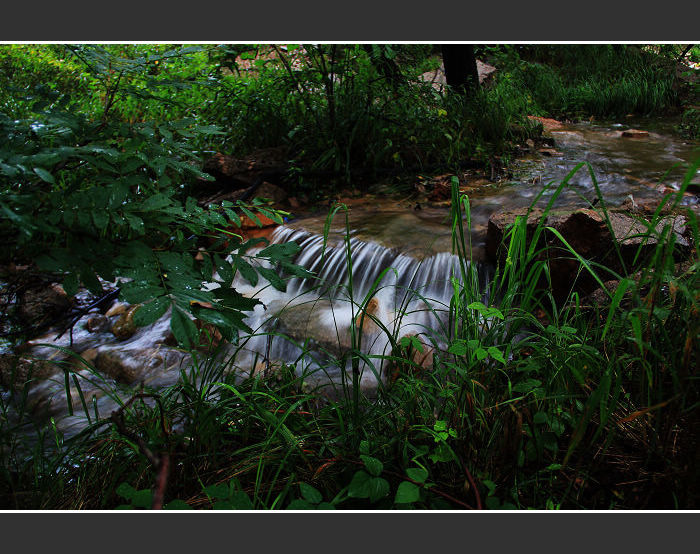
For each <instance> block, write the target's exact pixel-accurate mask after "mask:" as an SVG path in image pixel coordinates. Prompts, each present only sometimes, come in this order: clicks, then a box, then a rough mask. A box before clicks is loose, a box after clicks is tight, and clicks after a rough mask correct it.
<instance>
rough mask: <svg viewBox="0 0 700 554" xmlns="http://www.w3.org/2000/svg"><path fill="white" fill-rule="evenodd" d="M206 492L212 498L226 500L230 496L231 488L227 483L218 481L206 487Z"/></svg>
mask: <svg viewBox="0 0 700 554" xmlns="http://www.w3.org/2000/svg"><path fill="white" fill-rule="evenodd" d="M204 492H205V493H206V494H207V496H209V497H210V498H215V499H217V500H225V499H227V498H228V497H229V493H230V492H231V489H230V488H229V486H228V484H227V483H218V484H216V485H208V486H206V487H204Z"/></svg>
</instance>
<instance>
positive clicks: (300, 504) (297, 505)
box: [287, 498, 316, 510]
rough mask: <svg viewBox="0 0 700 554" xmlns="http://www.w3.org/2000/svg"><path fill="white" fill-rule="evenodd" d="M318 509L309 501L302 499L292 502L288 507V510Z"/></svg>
mask: <svg viewBox="0 0 700 554" xmlns="http://www.w3.org/2000/svg"><path fill="white" fill-rule="evenodd" d="M314 509H316V506H314V505H313V504H311V503H309V502H308V501H306V500H304V499H302V498H297V499H296V500H292V501H291V502H290V503H289V506H287V510H314Z"/></svg>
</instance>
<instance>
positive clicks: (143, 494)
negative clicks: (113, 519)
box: [131, 489, 153, 508]
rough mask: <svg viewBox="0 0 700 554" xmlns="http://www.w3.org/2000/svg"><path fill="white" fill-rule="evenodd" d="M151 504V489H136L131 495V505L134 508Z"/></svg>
mask: <svg viewBox="0 0 700 554" xmlns="http://www.w3.org/2000/svg"><path fill="white" fill-rule="evenodd" d="M152 504H153V491H152V490H151V489H143V490H140V491H136V492H135V493H134V494H133V495H132V497H131V505H132V506H134V508H150V507H151V505H152Z"/></svg>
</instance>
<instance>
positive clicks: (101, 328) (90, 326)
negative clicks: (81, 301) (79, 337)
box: [85, 314, 110, 333]
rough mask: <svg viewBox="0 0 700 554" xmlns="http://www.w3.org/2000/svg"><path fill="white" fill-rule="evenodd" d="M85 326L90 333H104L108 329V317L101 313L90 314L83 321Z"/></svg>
mask: <svg viewBox="0 0 700 554" xmlns="http://www.w3.org/2000/svg"><path fill="white" fill-rule="evenodd" d="M85 328H86V329H87V330H88V331H90V332H91V333H106V332H107V331H109V330H110V321H109V318H108V317H107V316H104V315H102V314H96V315H93V316H90V317H89V318H88V320H87V322H86V323H85Z"/></svg>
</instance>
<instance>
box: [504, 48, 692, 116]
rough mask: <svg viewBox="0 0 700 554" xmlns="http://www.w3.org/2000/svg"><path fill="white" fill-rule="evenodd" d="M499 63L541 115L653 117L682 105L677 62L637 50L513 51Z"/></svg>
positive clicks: (544, 49)
mask: <svg viewBox="0 0 700 554" xmlns="http://www.w3.org/2000/svg"><path fill="white" fill-rule="evenodd" d="M499 59H501V60H502V61H503V63H504V64H505V71H506V72H507V73H508V74H509V75H510V77H511V78H513V79H515V80H516V81H517V82H518V83H519V85H520V93H521V94H525V95H529V97H530V98H531V101H532V104H533V108H534V111H538V112H539V113H538V114H537V115H551V116H554V117H573V118H588V117H590V116H595V117H614V116H622V115H627V114H630V113H632V114H639V115H651V114H659V113H664V112H666V111H669V110H670V109H673V108H675V107H676V106H677V105H678V88H679V87H678V83H677V81H676V73H675V67H674V66H673V62H672V60H670V59H666V58H664V57H662V56H659V55H655V54H653V53H651V52H648V51H644V50H641V49H638V48H636V47H633V46H622V45H621V46H620V47H617V48H616V47H614V46H609V45H560V46H541V47H523V48H521V49H520V51H518V50H515V49H514V48H513V47H511V51H510V55H509V56H506V57H504V55H503V54H502V53H500V58H499Z"/></svg>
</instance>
